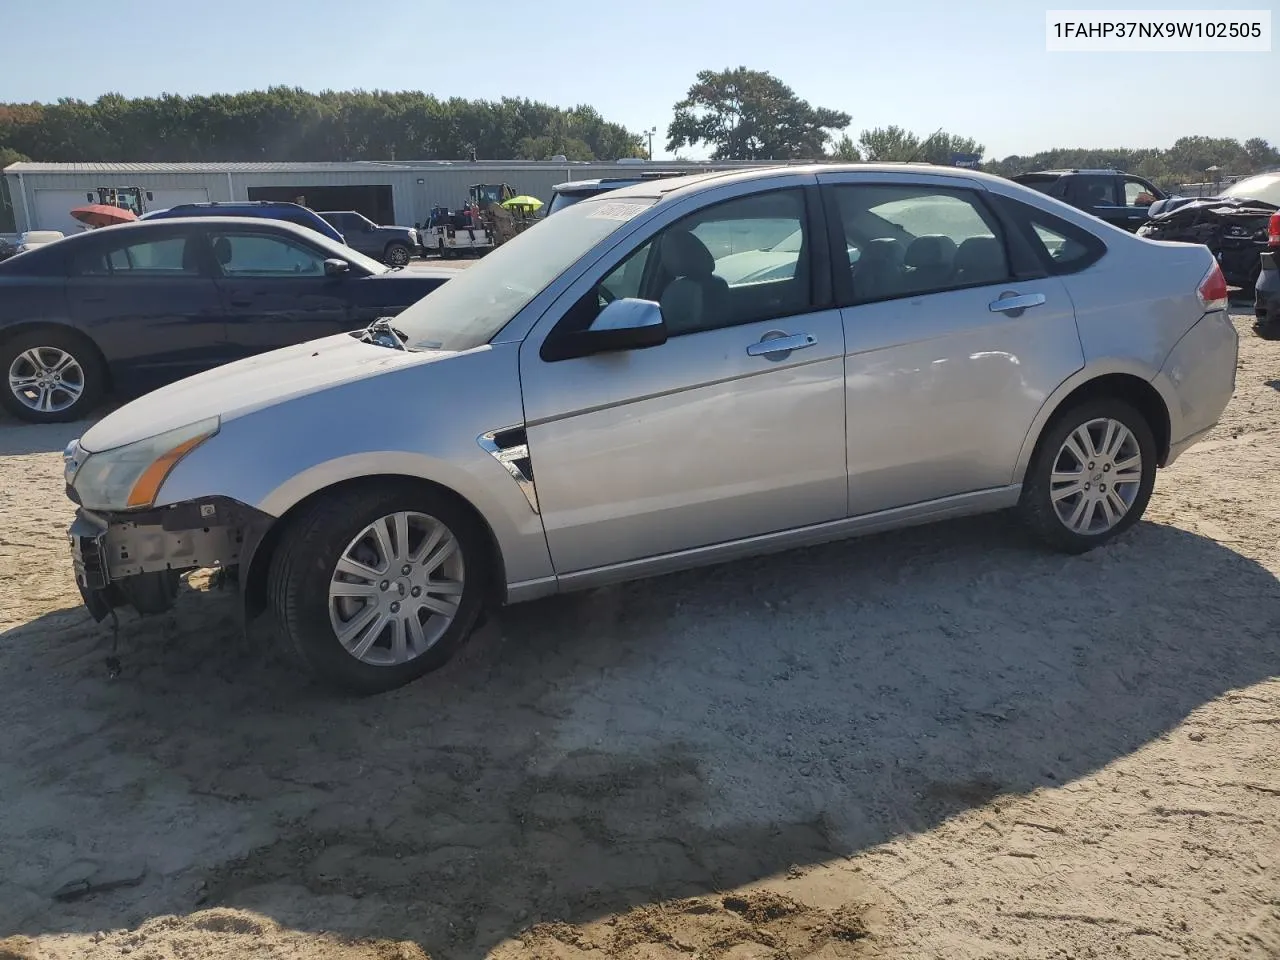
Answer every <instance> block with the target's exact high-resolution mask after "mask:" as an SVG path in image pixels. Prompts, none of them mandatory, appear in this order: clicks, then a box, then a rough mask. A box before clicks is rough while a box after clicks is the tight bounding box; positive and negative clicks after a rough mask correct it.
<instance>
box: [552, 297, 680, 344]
mask: <svg viewBox="0 0 1280 960" xmlns="http://www.w3.org/2000/svg"><path fill="white" fill-rule="evenodd" d="M566 340H567V342H566V343H565V345H564V351H563V356H565V357H566V358H568V357H589V356H592V355H593V354H597V353H612V352H614V351H619V350H644V349H646V348H648V347H658V346H661V345H662V344H664V343H666V342H667V323H666V321H665V320H663V318H662V308H661V307H659V306H658V304H656V303H654V302H653V301H652V300H637V299H634V298H632V297H624V298H622V299H621V300H614V301H613V302H612V303H610V304H609V305H608V306H606V307H605V308H604V309H603V310H601V311H600V313H599V314H598V315H597V316H596V318H595V320H594V321H593V322H592V324H591V326H590V327H588V328H587V329H586V330H583V331H581V332H580V333H575V334H571V335H570V336H569V337H568V338H566Z"/></svg>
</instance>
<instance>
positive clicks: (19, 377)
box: [0, 217, 453, 423]
mask: <svg viewBox="0 0 1280 960" xmlns="http://www.w3.org/2000/svg"><path fill="white" fill-rule="evenodd" d="M452 275H453V274H451V273H450V272H449V271H444V270H413V271H406V270H391V269H389V268H387V267H385V266H383V265H382V264H380V263H378V262H377V261H376V260H371V259H370V258H368V257H365V256H363V255H362V254H360V253H357V252H356V251H355V250H352V249H351V248H350V247H346V246H343V245H341V244H337V243H334V242H333V241H331V240H329V239H328V238H326V237H322V236H320V235H319V234H318V233H315V232H313V231H311V230H308V229H305V228H303V227H298V226H294V225H293V224H289V223H284V222H282V221H275V220H261V219H249V218H238V217H201V218H198V219H190V220H182V219H174V220H145V221H138V222H136V223H129V224H122V225H120V226H114V227H107V228H105V229H102V230H91V231H88V232H86V233H82V234H77V235H75V236H72V237H67V238H66V239H65V240H59V241H58V242H57V243H52V244H49V245H48V246H46V247H43V248H40V249H37V250H33V251H32V252H30V253H24V254H21V255H19V256H16V257H13V258H11V259H9V260H6V261H4V262H3V263H0V372H2V373H3V374H4V376H5V380H4V382H3V385H2V388H0V405H3V406H4V407H5V408H7V409H8V410H9V411H10V412H11V413H13V414H14V415H15V416H17V417H20V418H21V419H23V420H28V421H32V422H35V423H45V422H51V421H65V420H75V419H78V418H80V417H83V416H85V415H86V414H88V413H90V412H91V411H92V410H93V409H94V408H95V407H96V406H97V404H98V401H99V400H101V399H102V397H103V395H104V394H106V393H108V392H116V393H121V394H138V393H142V392H144V391H146V390H150V389H152V388H154V387H158V386H161V385H162V384H165V383H169V382H171V381H173V380H177V379H180V378H181V377H185V376H188V375H190V374H193V373H197V372H199V371H201V370H205V369H208V368H209V367H213V366H217V365H218V364H221V363H227V362H228V361H231V360H237V359H240V358H242V357H247V356H250V355H251V354H255V353H261V352H263V351H265V350H272V349H275V348H276V347H283V346H288V345H290V344H294V343H301V342H302V341H304V340H312V339H315V338H316V337H323V336H326V335H328V334H332V333H338V332H340V331H344V330H352V329H359V328H361V327H364V326H367V325H368V324H369V323H370V322H372V321H373V320H375V319H377V318H379V317H384V316H389V315H394V314H396V313H399V312H400V311H401V310H403V309H404V308H405V307H407V306H409V305H410V304H412V303H415V302H416V301H418V300H419V299H421V298H422V297H424V296H426V295H427V294H428V293H430V292H431V291H432V290H434V289H435V288H436V287H438V286H440V284H442V283H444V282H445V280H446V279H448V278H449V277H450V276H452Z"/></svg>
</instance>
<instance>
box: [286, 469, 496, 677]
mask: <svg viewBox="0 0 1280 960" xmlns="http://www.w3.org/2000/svg"><path fill="white" fill-rule="evenodd" d="M401 511H408V512H416V513H423V514H427V515H429V516H430V517H432V518H434V519H435V520H437V521H439V522H440V523H443V524H444V525H445V526H446V527H447V528H448V529H449V531H450V532H452V533H453V535H454V537H455V538H456V540H457V542H458V546H459V549H460V551H461V553H462V562H463V564H464V567H465V573H464V576H463V588H462V595H461V598H460V601H459V603H458V610H457V613H456V615H455V616H454V619H453V621H452V623H450V624H449V626H448V628H447V630H446V631H445V632H444V634H443V635H442V636H441V637H440V638H439V639H438V640H437V641H436V642H435V643H434V645H432V646H431V647H429V648H428V649H427V650H426V652H425V653H422V654H421V655H419V656H418V657H416V658H415V659H412V660H409V661H407V662H404V663H400V664H396V665H394V666H376V665H372V664H369V663H365V662H363V661H361V660H358V659H356V657H355V656H354V655H353V654H351V653H349V652H348V651H347V650H346V648H344V647H343V646H342V644H341V643H340V642H339V641H338V636H337V633H336V632H335V630H334V627H333V625H332V623H331V622H330V617H329V585H330V581H331V579H332V577H333V575H334V571H335V568H336V566H337V562H338V560H339V558H340V557H341V556H342V554H343V551H344V550H345V549H346V548H347V546H348V544H350V543H351V541H352V540H353V539H354V538H355V537H356V536H357V535H359V533H360V532H361V531H362V530H364V529H365V527H367V526H368V525H369V524H371V523H374V522H375V521H377V520H378V519H379V518H381V517H387V516H390V515H392V514H395V513H398V512H401ZM492 573H493V570H492V562H491V558H490V554H489V550H488V539H487V537H486V535H485V532H484V530H483V528H482V527H481V525H480V523H479V521H478V520H477V519H476V517H475V516H474V515H473V514H472V513H471V512H470V511H469V510H468V509H466V508H465V507H464V506H462V505H460V504H459V503H458V502H457V501H456V500H455V499H453V498H452V497H450V496H449V495H447V494H444V493H441V492H439V491H435V490H431V489H429V488H423V487H418V486H414V485H408V484H391V485H385V484H384V485H378V486H374V485H372V484H362V485H359V486H356V487H349V488H346V489H344V490H340V491H337V492H334V493H331V494H326V495H322V496H320V497H318V498H316V500H315V501H313V502H312V503H310V504H309V505H307V506H306V507H305V508H304V509H303V511H302V512H301V513H300V514H299V515H298V516H297V517H295V518H293V519H292V520H291V521H290V522H289V525H288V527H287V529H285V530H284V531H283V533H282V536H281V539H280V543H279V546H278V547H277V548H276V551H275V553H274V555H273V556H272V559H271V567H270V570H269V572H268V586H267V589H268V592H269V597H270V602H271V607H272V609H273V611H274V613H275V618H276V622H277V623H278V624H279V626H280V629H281V632H282V633H283V635H284V638H285V641H286V643H287V645H288V647H289V648H290V649H291V651H292V652H293V653H294V654H295V655H296V656H297V657H298V659H299V660H301V661H302V664H303V665H304V666H305V667H306V668H307V669H308V670H310V671H311V672H312V673H313V674H314V675H315V676H316V677H317V678H319V679H320V680H321V681H322V682H324V683H326V684H327V685H329V686H330V687H333V688H335V689H338V690H341V691H344V692H347V693H354V694H359V695H368V694H375V693H383V692H385V691H388V690H394V689H396V688H397V687H402V686H404V685H405V684H407V683H410V682H412V681H414V680H416V679H418V678H419V677H421V676H423V675H424V674H427V673H430V672H431V671H433V670H437V669H439V668H440V667H442V666H444V664H445V663H447V662H448V661H449V659H450V658H451V657H452V656H453V654H454V653H455V652H456V651H457V650H458V648H459V647H461V646H462V644H463V643H464V642H465V641H466V639H467V637H468V636H469V635H470V634H471V632H472V630H473V628H474V627H475V624H476V622H477V619H478V617H479V615H480V613H481V612H482V609H483V607H484V603H485V598H486V593H487V590H486V585H487V584H488V583H489V578H490V576H491V575H492ZM351 619H355V618H354V617H352V618H351Z"/></svg>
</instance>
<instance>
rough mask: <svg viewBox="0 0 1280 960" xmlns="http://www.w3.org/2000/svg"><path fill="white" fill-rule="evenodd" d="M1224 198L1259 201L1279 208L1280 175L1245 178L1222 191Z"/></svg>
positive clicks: (1268, 174)
mask: <svg viewBox="0 0 1280 960" xmlns="http://www.w3.org/2000/svg"><path fill="white" fill-rule="evenodd" d="M1222 195H1223V196H1224V197H1240V198H1242V199H1247V200H1261V201H1262V202H1263V203H1270V204H1274V205H1275V206H1277V207H1280V173H1263V174H1259V175H1258V176H1256V177H1246V178H1245V179H1243V180H1240V181H1238V182H1237V183H1233V184H1232V185H1231V186H1229V187H1227V189H1225V190H1223V191H1222Z"/></svg>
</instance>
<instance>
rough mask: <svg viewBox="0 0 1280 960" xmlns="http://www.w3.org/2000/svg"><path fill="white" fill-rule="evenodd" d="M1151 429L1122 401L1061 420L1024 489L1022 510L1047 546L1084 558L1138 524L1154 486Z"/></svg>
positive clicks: (1086, 407)
mask: <svg viewBox="0 0 1280 960" xmlns="http://www.w3.org/2000/svg"><path fill="white" fill-rule="evenodd" d="M1155 475H1156V443H1155V436H1154V435H1153V433H1152V431H1151V426H1150V424H1148V423H1147V420H1146V418H1145V417H1143V415H1142V414H1141V413H1139V412H1138V411H1137V410H1136V409H1134V407H1133V406H1131V405H1130V404H1128V403H1125V402H1124V401H1122V400H1110V399H1102V400H1091V401H1087V402H1085V403H1082V404H1079V405H1077V406H1073V407H1072V408H1070V409H1068V410H1066V411H1064V412H1063V413H1060V414H1058V415H1057V416H1056V417H1055V418H1054V419H1053V421H1051V423H1050V424H1049V426H1048V428H1047V429H1046V431H1045V433H1044V435H1043V437H1042V438H1041V441H1040V443H1039V445H1038V447H1037V450H1036V453H1035V456H1034V457H1033V458H1032V461H1031V465H1030V467H1029V468H1028V469H1027V475H1026V478H1025V479H1024V481H1023V485H1022V497H1021V501H1020V503H1019V510H1020V512H1021V513H1022V516H1023V518H1024V519H1025V520H1026V522H1027V524H1028V526H1030V527H1031V529H1032V530H1033V531H1034V532H1035V533H1036V534H1037V535H1038V536H1039V537H1040V538H1041V539H1042V540H1044V541H1045V542H1046V543H1048V544H1049V545H1051V546H1053V547H1056V548H1057V549H1059V550H1063V551H1065V552H1067V553H1084V552H1085V551H1086V550H1092V549H1093V548H1094V547H1100V546H1102V545H1103V544H1104V543H1107V542H1108V541H1110V540H1112V539H1114V538H1115V537H1117V536H1119V535H1120V534H1121V533H1123V532H1124V531H1125V530H1127V529H1129V527H1131V526H1133V525H1134V524H1135V523H1137V522H1138V520H1139V519H1140V518H1141V517H1142V514H1143V511H1145V510H1146V508H1147V503H1148V502H1149V501H1150V499H1151V490H1152V488H1153V487H1154V486H1155Z"/></svg>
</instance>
